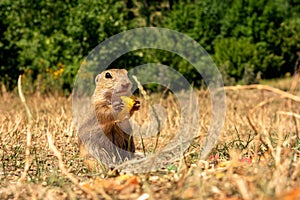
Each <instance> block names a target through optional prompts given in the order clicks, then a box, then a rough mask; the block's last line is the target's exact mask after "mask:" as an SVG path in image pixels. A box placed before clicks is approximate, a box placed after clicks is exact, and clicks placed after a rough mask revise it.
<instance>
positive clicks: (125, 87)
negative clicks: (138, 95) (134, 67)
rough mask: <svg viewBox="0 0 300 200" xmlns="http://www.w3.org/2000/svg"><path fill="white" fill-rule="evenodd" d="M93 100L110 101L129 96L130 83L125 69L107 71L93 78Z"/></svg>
mask: <svg viewBox="0 0 300 200" xmlns="http://www.w3.org/2000/svg"><path fill="white" fill-rule="evenodd" d="M95 84H96V89H95V92H94V100H100V101H101V100H111V99H112V98H119V97H120V96H129V95H130V94H131V88H132V82H131V81H130V80H129V78H128V73H127V70H125V69H109V70H105V71H103V72H102V73H101V74H98V75H97V76H96V78H95Z"/></svg>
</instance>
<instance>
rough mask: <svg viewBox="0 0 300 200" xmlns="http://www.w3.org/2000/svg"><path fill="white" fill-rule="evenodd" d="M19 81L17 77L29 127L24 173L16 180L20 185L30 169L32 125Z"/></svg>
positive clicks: (30, 115)
mask: <svg viewBox="0 0 300 200" xmlns="http://www.w3.org/2000/svg"><path fill="white" fill-rule="evenodd" d="M21 79H22V76H21V75H20V76H19V79H18V92H19V97H20V99H21V102H22V104H23V105H24V107H25V109H26V113H27V116H28V120H29V127H27V131H26V133H27V134H26V136H27V137H26V151H25V156H26V157H25V167H24V171H23V173H22V174H21V177H20V179H19V180H18V183H19V184H21V183H24V181H25V179H26V175H27V172H28V170H29V168H30V164H31V157H30V148H31V125H32V114H31V112H30V110H29V107H28V105H27V103H26V100H25V97H24V94H23V92H22V83H21Z"/></svg>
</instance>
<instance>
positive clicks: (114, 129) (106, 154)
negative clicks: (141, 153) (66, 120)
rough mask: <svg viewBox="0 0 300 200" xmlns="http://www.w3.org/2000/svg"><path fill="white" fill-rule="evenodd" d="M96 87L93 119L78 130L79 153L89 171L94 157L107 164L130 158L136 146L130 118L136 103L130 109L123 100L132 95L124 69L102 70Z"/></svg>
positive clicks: (96, 81)
mask: <svg viewBox="0 0 300 200" xmlns="http://www.w3.org/2000/svg"><path fill="white" fill-rule="evenodd" d="M95 84H96V88H95V91H94V94H93V97H92V104H93V108H94V113H93V116H92V117H89V118H90V119H88V120H87V121H86V122H85V123H84V124H83V125H82V126H81V127H79V132H78V135H79V144H80V154H81V156H83V157H84V158H85V161H86V162H87V164H88V166H89V168H91V167H93V166H94V164H95V163H94V162H95V160H94V158H96V160H97V161H98V162H101V163H104V164H106V165H115V164H120V163H122V162H123V161H124V160H125V159H131V158H133V156H134V152H135V145H134V141H133V138H132V135H131V133H132V129H131V126H130V123H129V118H130V117H131V115H132V114H133V112H134V111H136V110H138V109H139V102H138V101H136V100H134V104H133V105H131V106H130V107H129V109H128V105H124V102H123V101H122V99H123V98H124V97H125V98H127V97H130V96H131V94H132V93H131V89H132V82H131V81H130V80H129V78H128V75H127V71H126V70H125V69H110V70H106V71H103V72H102V73H101V74H99V75H97V76H96V78H95ZM95 116H96V117H95Z"/></svg>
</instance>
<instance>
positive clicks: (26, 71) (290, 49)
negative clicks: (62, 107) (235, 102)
mask: <svg viewBox="0 0 300 200" xmlns="http://www.w3.org/2000/svg"><path fill="white" fill-rule="evenodd" d="M299 11H300V2H299V0H288V1H285V0H276V1H271V0H267V1H265V0H238V1H218V0H212V1H211V0H202V1H194V0H184V1H178V0H163V1H158V0H155V1H149V0H145V1H137V0H124V1H120V0H100V1H89V0H76V1H56V2H52V1H49V0H41V1H35V2H32V1H29V0H20V1H12V0H2V1H1V2H0V17H1V18H0V32H1V37H0V73H1V76H0V84H4V85H5V86H6V88H7V89H9V90H12V89H13V88H14V87H15V86H16V82H17V78H18V76H19V75H20V74H23V75H24V76H23V80H24V81H23V83H24V87H25V89H27V91H32V92H33V91H36V90H38V91H41V92H52V91H57V90H59V91H60V92H63V93H65V94H68V93H69V92H70V91H71V89H72V87H73V81H74V78H75V76H76V73H77V70H78V68H79V66H80V63H81V62H82V61H83V60H84V58H85V57H86V56H87V55H88V53H89V52H90V51H91V50H92V49H93V48H94V47H95V46H97V45H98V44H99V43H101V42H102V41H104V40H105V39H107V38H109V37H110V36H112V35H115V34H117V33H120V32H122V31H125V30H128V29H131V28H136V27H142V26H160V27H166V28H170V29H173V30H176V31H179V32H182V33H185V34H188V35H189V36H190V37H192V38H193V39H195V40H196V41H197V42H199V43H200V44H201V45H202V46H203V47H204V48H205V49H206V50H207V51H208V53H210V54H211V55H212V57H213V58H214V59H215V62H216V64H217V65H218V66H219V69H220V71H221V72H222V74H223V77H224V81H225V83H226V84H235V83H244V84H249V83H254V82H256V81H257V80H256V77H257V76H258V74H259V75H260V76H261V77H262V78H274V77H280V76H283V75H284V74H286V73H287V72H289V73H291V74H292V73H293V72H294V64H295V62H296V60H297V54H296V53H297V52H299V51H300V34H299V32H300V19H299ZM183 48H184V47H183ZM149 62H150V63H161V64H165V65H169V66H171V67H173V68H174V69H176V70H177V71H179V72H180V73H182V74H183V75H184V76H185V77H186V78H187V79H188V80H189V81H190V82H191V83H194V85H195V86H200V85H201V84H203V83H202V82H203V81H202V80H201V77H200V75H199V74H198V73H197V72H196V70H195V68H194V67H193V66H192V65H190V64H189V63H188V62H187V61H185V60H184V59H183V58H181V57H180V56H178V55H175V54H173V53H169V52H163V51H161V50H149V49H147V50H139V51H136V52H131V53H128V54H126V55H124V56H122V57H120V58H119V59H117V60H116V61H115V62H114V63H113V66H117V67H127V68H131V67H134V66H137V65H140V64H145V63H149Z"/></svg>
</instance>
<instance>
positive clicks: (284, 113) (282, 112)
mask: <svg viewBox="0 0 300 200" xmlns="http://www.w3.org/2000/svg"><path fill="white" fill-rule="evenodd" d="M276 113H277V114H280V115H287V116H291V117H295V118H297V119H300V115H299V114H296V113H293V112H285V111H277V112H276Z"/></svg>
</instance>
